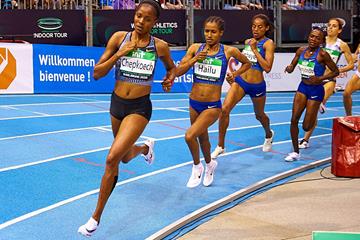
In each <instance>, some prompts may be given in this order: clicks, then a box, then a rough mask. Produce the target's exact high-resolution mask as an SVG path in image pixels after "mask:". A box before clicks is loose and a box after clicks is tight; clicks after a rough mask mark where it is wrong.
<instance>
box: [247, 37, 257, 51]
mask: <svg viewBox="0 0 360 240" xmlns="http://www.w3.org/2000/svg"><path fill="white" fill-rule="evenodd" d="M248 44H249V46H250V47H251V50H253V51H255V50H257V44H258V41H256V39H255V38H252V39H250V40H249V42H248Z"/></svg>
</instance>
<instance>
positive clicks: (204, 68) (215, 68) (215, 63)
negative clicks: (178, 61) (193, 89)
mask: <svg viewBox="0 0 360 240" xmlns="http://www.w3.org/2000/svg"><path fill="white" fill-rule="evenodd" d="M221 66H222V60H221V59H216V58H210V57H207V58H205V59H204V60H200V61H197V62H196V63H195V64H194V74H195V76H196V77H197V78H198V79H202V80H207V81H213V82H215V81H218V80H219V79H220V76H221Z"/></svg>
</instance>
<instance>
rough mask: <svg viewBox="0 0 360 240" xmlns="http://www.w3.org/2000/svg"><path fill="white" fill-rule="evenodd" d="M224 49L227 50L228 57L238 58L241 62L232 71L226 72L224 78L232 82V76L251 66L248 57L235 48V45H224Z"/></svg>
mask: <svg viewBox="0 0 360 240" xmlns="http://www.w3.org/2000/svg"><path fill="white" fill-rule="evenodd" d="M225 49H226V50H228V52H229V55H228V56H229V58H230V57H233V58H235V59H236V60H238V61H239V62H240V63H241V67H240V68H239V69H238V70H236V71H234V72H232V73H229V74H227V76H226V80H227V81H229V82H233V80H234V78H235V77H237V76H239V75H241V74H243V73H244V72H246V71H247V70H248V69H250V68H251V62H250V61H249V59H248V58H247V57H246V56H245V55H244V54H242V53H241V52H240V50H239V49H237V48H235V47H230V46H225Z"/></svg>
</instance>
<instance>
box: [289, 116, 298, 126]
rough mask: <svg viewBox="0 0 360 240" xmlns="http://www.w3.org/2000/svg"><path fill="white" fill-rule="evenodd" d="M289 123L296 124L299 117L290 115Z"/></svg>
mask: <svg viewBox="0 0 360 240" xmlns="http://www.w3.org/2000/svg"><path fill="white" fill-rule="evenodd" d="M290 123H291V125H298V124H299V118H297V117H291V121H290Z"/></svg>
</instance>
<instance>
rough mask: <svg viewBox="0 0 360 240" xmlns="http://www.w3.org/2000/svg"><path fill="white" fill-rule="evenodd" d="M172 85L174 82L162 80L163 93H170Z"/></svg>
mask: <svg viewBox="0 0 360 240" xmlns="http://www.w3.org/2000/svg"><path fill="white" fill-rule="evenodd" d="M173 84H174V82H173V81H171V80H170V79H167V78H164V81H162V83H161V85H162V88H163V90H164V92H170V90H171V87H172V85H173Z"/></svg>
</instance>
